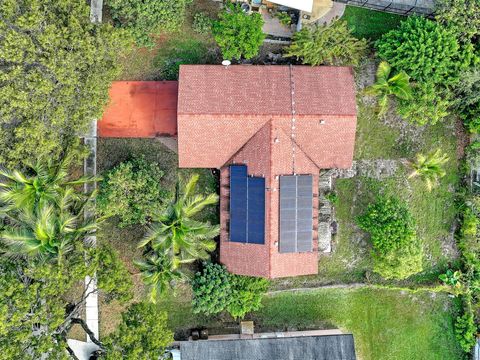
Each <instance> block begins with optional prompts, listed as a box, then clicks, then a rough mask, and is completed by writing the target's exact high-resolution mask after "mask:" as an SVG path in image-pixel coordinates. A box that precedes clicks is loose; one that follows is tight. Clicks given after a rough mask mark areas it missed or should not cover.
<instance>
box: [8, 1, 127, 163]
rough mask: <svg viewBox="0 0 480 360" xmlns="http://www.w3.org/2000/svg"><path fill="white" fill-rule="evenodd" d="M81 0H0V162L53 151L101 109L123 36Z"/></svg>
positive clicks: (122, 46)
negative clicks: (94, 21)
mask: <svg viewBox="0 0 480 360" xmlns="http://www.w3.org/2000/svg"><path fill="white" fill-rule="evenodd" d="M89 9H90V8H89V6H88V4H87V2H86V1H78V0H4V1H2V2H1V3H0V19H1V21H0V64H1V67H0V79H1V80H0V81H1V86H0V163H1V164H4V165H8V166H9V167H12V168H13V167H15V166H17V164H18V163H21V162H28V161H32V159H37V158H39V157H41V156H42V155H44V156H45V157H47V158H48V157H52V158H57V157H59V155H60V154H61V153H62V150H63V149H64V148H65V147H66V146H67V145H69V144H71V143H72V142H73V143H75V144H77V145H78V144H79V142H78V134H79V133H84V132H85V131H86V130H87V129H88V126H89V124H90V122H91V121H92V119H98V118H100V117H101V115H102V111H103V108H104V107H105V105H106V104H107V102H108V90H109V87H110V83H111V81H112V80H113V79H115V78H116V77H117V75H118V73H119V70H120V68H119V62H118V58H119V56H121V55H122V54H123V53H124V52H125V49H126V44H127V41H128V37H126V36H125V34H124V32H122V31H119V30H116V29H114V28H113V27H112V26H111V25H109V24H101V25H99V24H92V23H91V22H90V18H89Z"/></svg>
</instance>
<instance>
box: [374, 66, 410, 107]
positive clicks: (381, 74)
mask: <svg viewBox="0 0 480 360" xmlns="http://www.w3.org/2000/svg"><path fill="white" fill-rule="evenodd" d="M391 73H392V67H391V66H390V65H389V64H388V63H387V62H386V61H382V62H381V63H380V65H378V68H377V79H376V82H375V84H373V85H371V86H369V87H368V88H366V89H365V93H366V94H369V95H375V96H378V106H379V110H380V111H379V115H384V114H385V113H386V112H387V110H388V107H389V101H390V97H392V96H393V97H395V98H398V99H402V100H411V99H412V87H411V85H410V77H409V76H408V75H407V74H406V73H405V72H404V71H401V72H399V73H398V74H395V75H393V76H391Z"/></svg>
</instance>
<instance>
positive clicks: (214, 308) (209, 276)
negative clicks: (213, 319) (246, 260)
mask: <svg viewBox="0 0 480 360" xmlns="http://www.w3.org/2000/svg"><path fill="white" fill-rule="evenodd" d="M231 278H232V276H231V275H230V274H229V273H228V271H227V269H226V268H225V267H224V266H222V265H219V264H212V263H208V264H205V266H204V268H203V272H202V273H196V274H195V277H194V279H193V280H192V288H193V293H194V298H193V303H192V304H193V312H194V313H196V314H198V313H203V314H205V315H213V314H217V313H219V312H222V311H223V310H225V309H226V307H227V306H228V304H229V302H230V300H231V294H232V284H231V282H230V281H231Z"/></svg>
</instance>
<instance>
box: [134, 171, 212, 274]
mask: <svg viewBox="0 0 480 360" xmlns="http://www.w3.org/2000/svg"><path fill="white" fill-rule="evenodd" d="M198 178H199V176H198V175H194V176H192V177H191V178H190V180H189V181H188V183H187V184H186V186H185V189H184V190H183V192H181V191H180V189H179V186H178V184H177V189H176V195H175V199H174V201H173V202H172V203H171V204H170V205H169V206H168V207H167V209H166V210H165V211H164V212H163V213H161V214H158V215H156V216H154V223H153V224H152V225H150V226H149V230H148V232H147V234H146V236H145V238H144V239H143V240H142V241H141V242H140V244H139V247H144V246H147V245H148V246H150V247H151V248H152V249H153V250H154V251H158V250H165V249H168V250H169V254H170V256H171V258H172V261H173V263H174V264H175V265H177V264H178V263H179V262H182V263H185V262H193V261H195V260H197V259H208V257H209V252H210V251H213V250H215V247H216V244H215V241H214V240H213V239H214V238H215V237H216V236H217V235H218V234H219V231H220V230H219V226H218V225H211V224H210V223H209V222H202V221H198V220H194V217H195V216H196V215H198V214H199V213H200V212H201V211H202V210H203V209H204V208H205V207H206V206H209V205H214V204H216V203H217V202H218V195H217V194H209V195H201V194H195V188H196V185H197V182H198Z"/></svg>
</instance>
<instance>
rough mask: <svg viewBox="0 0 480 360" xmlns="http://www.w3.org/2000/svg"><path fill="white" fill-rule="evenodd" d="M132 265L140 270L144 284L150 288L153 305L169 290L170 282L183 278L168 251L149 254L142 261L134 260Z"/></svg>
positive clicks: (176, 263)
mask: <svg viewBox="0 0 480 360" xmlns="http://www.w3.org/2000/svg"><path fill="white" fill-rule="evenodd" d="M134 264H135V265H136V266H137V268H138V269H139V270H140V272H141V275H142V280H143V282H144V284H145V285H147V286H148V287H149V288H150V301H151V302H153V303H156V302H157V299H158V298H159V297H160V296H161V295H163V294H165V293H166V292H167V291H168V290H169V289H170V287H171V285H172V282H175V281H180V280H181V279H182V278H183V274H182V272H181V271H180V270H179V269H178V265H180V264H179V263H178V262H175V261H174V260H173V259H172V257H171V256H170V254H169V250H168V249H165V250H159V251H157V252H151V253H149V254H148V255H147V256H145V258H144V259H143V260H135V261H134Z"/></svg>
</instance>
